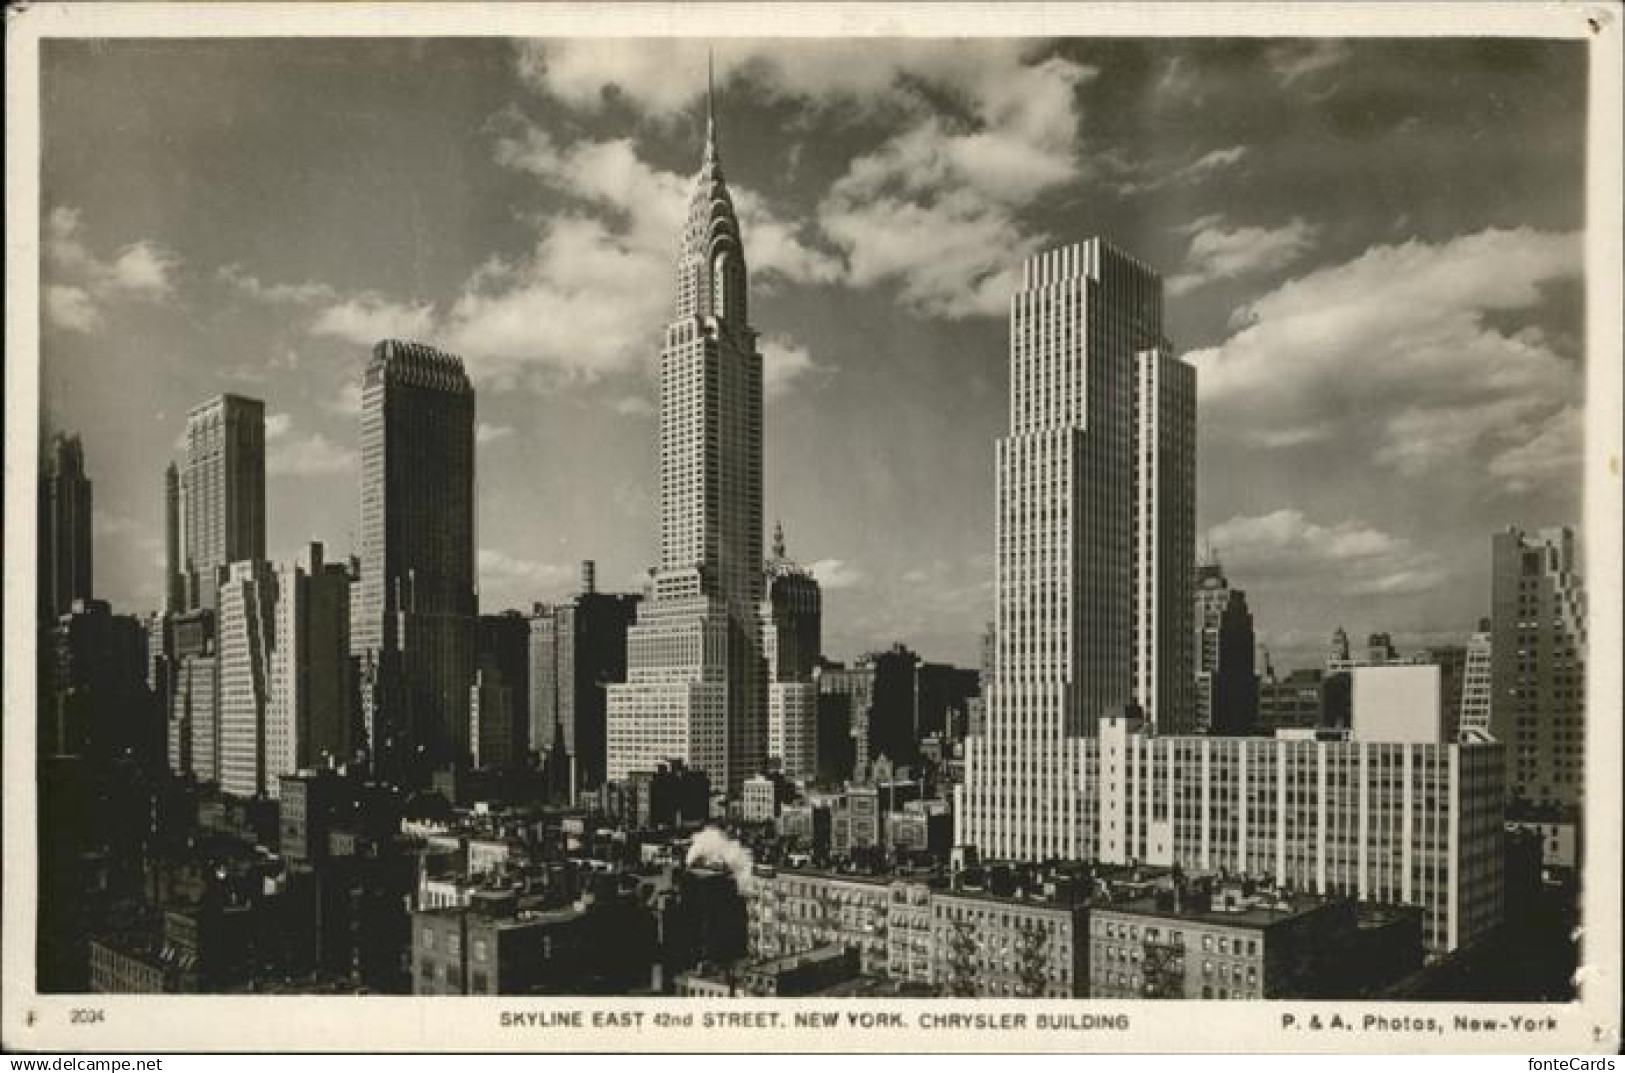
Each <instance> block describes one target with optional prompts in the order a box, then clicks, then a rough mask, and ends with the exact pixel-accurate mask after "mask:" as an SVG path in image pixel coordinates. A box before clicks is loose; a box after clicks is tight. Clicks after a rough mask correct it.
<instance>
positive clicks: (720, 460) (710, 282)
mask: <svg viewBox="0 0 1625 1073" xmlns="http://www.w3.org/2000/svg"><path fill="white" fill-rule="evenodd" d="M746 303H747V293H746V268H745V251H744V247H743V245H742V244H741V242H740V235H739V220H738V217H737V216H736V215H735V213H734V206H733V199H732V198H731V197H730V196H729V194H728V186H727V183H726V181H725V180H724V179H723V175H722V162H721V160H720V158H719V156H718V154H717V138H716V122H715V117H714V115H712V114H708V116H707V121H706V135H705V156H704V160H703V162H702V163H701V165H700V173H699V176H698V178H697V179H696V180H695V184H694V193H693V196H692V198H691V199H690V201H689V208H688V220H687V223H686V224H685V226H684V228H683V233H682V241H681V245H680V247H679V250H678V254H677V295H676V303H675V308H674V310H673V314H672V319H671V321H670V323H668V324H667V325H666V332H665V340H664V344H663V346H662V347H661V351H660V559H659V562H658V564H657V565H656V566H655V567H654V568H653V569H651V570H650V580H649V583H648V593H647V597H646V599H645V600H644V602H643V603H642V605H641V606H640V607H639V610H638V621H637V624H636V625H634V626H633V627H632V628H631V629H630V630H629V631H628V634H627V676H626V682H625V683H622V684H615V685H611V686H610V687H609V717H608V723H609V727H608V730H609V750H608V772H607V775H608V777H609V778H610V779H624V778H626V777H627V776H628V775H629V774H631V773H632V772H635V771H653V770H655V769H656V767H657V766H658V765H659V764H661V763H663V762H665V761H667V760H672V759H676V760H681V761H683V762H684V763H686V764H687V765H689V766H690V767H694V768H699V769H701V770H704V771H705V772H706V773H707V774H708V775H709V776H710V777H711V785H712V786H713V787H714V788H716V789H723V788H726V789H728V790H730V791H733V790H736V789H737V788H738V786H739V784H740V782H741V781H743V780H744V779H746V778H749V777H750V776H752V775H754V774H756V773H757V772H758V771H759V770H761V767H762V765H763V763H764V761H765V759H766V748H767V705H766V680H765V679H766V668H765V664H764V663H763V660H762V651H761V635H760V621H759V608H760V605H761V602H762V590H763V574H762V357H761V355H760V354H759V353H758V352H757V350H756V332H755V331H754V330H753V329H752V328H751V326H750V321H749V310H748V307H747V304H746Z"/></svg>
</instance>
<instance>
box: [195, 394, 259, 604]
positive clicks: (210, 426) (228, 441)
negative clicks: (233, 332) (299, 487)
mask: <svg viewBox="0 0 1625 1073" xmlns="http://www.w3.org/2000/svg"><path fill="white" fill-rule="evenodd" d="M180 518H181V536H180V545H181V569H182V571H183V572H184V574H185V577H186V607H187V608H188V609H192V608H198V607H206V608H210V609H213V608H214V607H215V606H216V602H215V594H216V592H217V591H218V590H219V587H220V580H221V574H222V573H223V572H224V571H225V569H226V567H228V566H230V565H231V564H232V563H235V562H241V561H244V560H252V561H256V562H257V561H260V560H262V559H264V558H265V403H263V402H261V401H260V400H259V399H249V398H244V397H243V396H241V395H220V396H217V397H215V398H213V399H210V400H209V401H208V402H205V403H203V404H201V405H199V406H196V407H194V408H193V409H192V411H191V412H190V413H189V414H187V415H186V464H185V467H184V468H183V469H182V470H181V474H180Z"/></svg>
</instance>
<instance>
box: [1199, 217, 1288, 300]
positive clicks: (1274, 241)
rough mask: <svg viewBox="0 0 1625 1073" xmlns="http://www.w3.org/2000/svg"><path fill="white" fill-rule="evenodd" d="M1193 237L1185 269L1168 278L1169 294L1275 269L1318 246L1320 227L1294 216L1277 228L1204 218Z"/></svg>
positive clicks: (1286, 264) (1284, 265) (1285, 265)
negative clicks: (1225, 223) (1232, 225)
mask: <svg viewBox="0 0 1625 1073" xmlns="http://www.w3.org/2000/svg"><path fill="white" fill-rule="evenodd" d="M1201 222H1202V223H1203V224H1205V226H1203V227H1201V228H1200V229H1198V230H1197V231H1195V233H1194V234H1192V236H1191V244H1190V249H1189V251H1188V252H1187V253H1186V254H1185V266H1184V270H1183V271H1181V272H1180V273H1179V274H1177V275H1175V276H1173V277H1171V278H1170V279H1169V280H1168V293H1169V294H1173V295H1179V294H1185V293H1188V292H1190V291H1193V290H1195V289H1196V288H1198V287H1201V286H1204V285H1205V284H1208V283H1214V282H1217V281H1219V280H1227V279H1236V278H1239V277H1241V276H1249V275H1255V274H1257V273H1261V272H1274V271H1277V270H1278V269H1282V268H1285V267H1287V266H1288V265H1290V264H1293V263H1295V262H1296V261H1298V260H1299V259H1300V258H1302V257H1303V255H1304V254H1306V253H1308V252H1309V251H1310V250H1311V249H1313V248H1314V245H1315V240H1316V239H1317V238H1318V237H1319V235H1320V228H1318V227H1316V226H1315V225H1313V224H1309V223H1305V222H1304V221H1303V220H1302V219H1300V218H1298V217H1293V218H1292V220H1291V221H1289V222H1288V223H1286V224H1284V225H1282V226H1280V227H1275V228H1265V227H1237V228H1225V227H1224V226H1223V221H1222V219H1216V218H1214V217H1203V219H1202V221H1201Z"/></svg>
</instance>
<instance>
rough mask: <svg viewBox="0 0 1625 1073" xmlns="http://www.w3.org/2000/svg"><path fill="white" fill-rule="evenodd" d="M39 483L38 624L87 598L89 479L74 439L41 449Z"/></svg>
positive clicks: (55, 439) (58, 437) (52, 619)
mask: <svg viewBox="0 0 1625 1073" xmlns="http://www.w3.org/2000/svg"><path fill="white" fill-rule="evenodd" d="M43 453H44V457H43V459H42V460H41V465H40V482H39V621H41V622H45V623H51V622H55V621H56V620H57V619H59V618H61V617H62V616H63V615H66V614H67V613H68V612H70V611H72V610H73V602H74V601H75V600H89V599H90V598H91V575H90V570H91V563H92V555H91V542H90V539H91V538H90V478H89V477H87V476H85V447H84V444H83V443H82V442H80V439H79V437H78V436H65V435H62V434H61V433H58V434H57V435H56V436H54V437H52V439H51V442H50V443H49V444H48V445H46V447H45V450H44V452H43Z"/></svg>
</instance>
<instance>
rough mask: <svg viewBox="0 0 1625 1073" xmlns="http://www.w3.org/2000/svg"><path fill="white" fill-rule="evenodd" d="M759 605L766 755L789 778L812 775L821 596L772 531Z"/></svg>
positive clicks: (815, 761)
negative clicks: (764, 672)
mask: <svg viewBox="0 0 1625 1073" xmlns="http://www.w3.org/2000/svg"><path fill="white" fill-rule="evenodd" d="M765 584H766V587H767V599H766V600H764V601H763V602H762V656H763V658H764V659H765V660H766V661H767V755H768V757H769V758H770V760H772V759H776V760H777V761H778V764H779V768H780V770H781V771H783V772H784V774H785V775H787V776H789V777H790V778H792V779H799V780H812V779H816V778H817V776H818V684H817V683H816V682H815V681H814V680H813V672H814V670H815V669H816V668H817V666H818V659H819V656H820V653H821V650H822V647H823V636H822V621H823V597H822V594H821V593H820V590H819V587H818V581H817V579H816V578H814V577H813V576H812V573H811V572H810V571H807V570H804V569H802V568H801V567H800V566H798V565H796V563H794V562H793V561H791V559H790V558H789V556H788V555H787V554H786V551H785V545H784V529H783V527H782V526H774V529H773V554H772V557H771V558H769V560H768V563H767V573H766V578H765Z"/></svg>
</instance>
